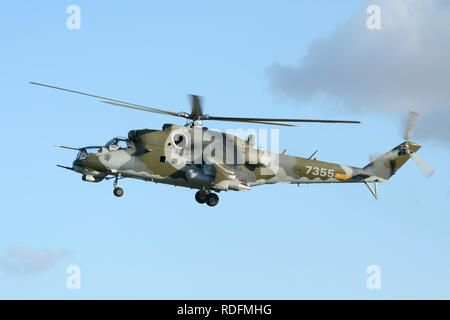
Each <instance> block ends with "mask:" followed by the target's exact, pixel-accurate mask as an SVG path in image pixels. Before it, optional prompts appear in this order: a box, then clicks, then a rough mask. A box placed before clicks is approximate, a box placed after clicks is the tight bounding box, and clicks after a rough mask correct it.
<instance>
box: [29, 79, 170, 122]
mask: <svg viewBox="0 0 450 320" xmlns="http://www.w3.org/2000/svg"><path fill="white" fill-rule="evenodd" d="M30 83H31V84H34V85H37V86H42V87H47V88H51V89H57V90H61V91H67V92H71V93H76V94H81V95H83V96H88V97H93V98H98V99H102V100H107V101H112V102H116V103H117V105H118V106H121V107H126V108H132V109H137V110H143V111H148V112H154V113H160V114H166V115H171V116H179V114H178V113H177V112H172V111H165V110H161V109H155V108H149V107H146V106H141V105H138V104H134V103H130V102H126V101H120V100H116V99H111V98H106V97H102V96H97V95H94V94H90V93H86V92H81V91H76V90H70V89H65V88H61V87H55V86H51V85H48V84H44V83H38V82H30ZM104 102H106V101H104ZM111 104H113V103H111ZM133 107H135V108H133Z"/></svg>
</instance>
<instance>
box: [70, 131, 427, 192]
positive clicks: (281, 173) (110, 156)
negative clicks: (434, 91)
mask: <svg viewBox="0 0 450 320" xmlns="http://www.w3.org/2000/svg"><path fill="white" fill-rule="evenodd" d="M180 135H181V136H183V139H181V140H182V141H181V143H180V145H176V144H175V139H179V138H180ZM196 136H197V137H198V136H200V137H203V139H200V140H199V141H197V140H195V137H196ZM191 137H194V138H193V139H191ZM211 137H221V139H223V141H226V142H227V143H222V144H221V145H222V146H223V156H221V157H217V153H215V154H214V153H212V154H214V155H211V154H209V152H207V148H208V145H209V144H210V143H211V141H212V140H211V139H210V138H211ZM191 140H192V141H194V142H193V143H192V141H191ZM177 141H178V140H177ZM178 142H180V141H178ZM229 142H231V143H229ZM127 143H128V146H127V147H126V148H115V146H113V148H111V145H110V146H108V145H106V146H103V147H95V149H94V150H95V151H94V152H91V153H88V152H87V151H88V150H91V149H89V148H91V147H86V148H81V151H80V153H79V156H78V158H77V159H76V160H75V161H74V162H73V168H72V170H74V171H76V172H79V173H81V174H82V175H83V180H85V181H91V182H99V181H101V180H103V179H104V178H105V177H107V176H116V177H122V178H136V179H142V180H146V181H152V182H157V183H165V184H170V185H175V186H182V187H187V188H193V189H201V190H208V191H209V190H210V191H217V192H218V191H228V190H236V191H246V190H250V189H251V188H252V187H255V186H259V185H263V184H274V183H292V184H303V183H354V182H360V183H361V182H384V181H386V180H388V179H389V178H390V177H391V176H392V175H394V174H395V173H396V171H397V170H398V169H399V168H400V167H401V166H402V165H403V164H404V163H405V162H406V161H407V160H408V159H409V158H410V155H409V154H408V152H407V149H409V151H410V152H412V153H414V152H416V151H417V150H419V148H420V146H419V145H417V144H415V143H413V142H406V141H405V142H403V143H402V144H400V145H399V146H397V147H395V148H393V149H392V150H390V151H388V152H387V153H385V154H384V155H382V156H381V157H379V158H378V159H376V160H374V161H373V162H372V163H370V164H368V165H367V166H365V167H364V168H357V167H352V166H346V165H342V164H337V163H330V162H324V161H319V160H313V159H306V158H302V157H295V156H289V155H285V154H274V153H266V152H263V151H261V150H258V149H255V148H253V146H252V143H251V141H250V139H249V140H243V139H240V138H238V137H236V136H234V135H230V134H227V133H222V132H217V131H212V130H208V129H207V128H200V127H196V128H191V127H189V126H179V125H172V124H165V125H164V126H163V129H162V130H150V129H142V130H132V131H130V132H129V134H128V139H127ZM225 145H227V146H230V145H231V146H232V147H231V148H229V147H226V146H225ZM196 147H197V149H195V148H196ZM198 150H200V152H199V151H198ZM228 150H229V151H228ZM183 153H188V154H189V153H190V158H189V159H190V160H191V161H190V162H191V163H190V162H189V161H188V162H185V163H184V162H183V159H185V158H183V155H182V154H183ZM196 153H198V154H196ZM174 155H178V157H177V156H175V157H174ZM228 156H230V158H231V159H232V161H224V159H225V160H228V158H227V157H228ZM270 157H274V159H278V165H277V166H272V164H273V163H272V162H271V161H270V160H268V159H270ZM192 162H193V163H192ZM272 167H273V168H272Z"/></svg>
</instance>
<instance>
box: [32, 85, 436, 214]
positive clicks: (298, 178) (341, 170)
mask: <svg viewBox="0 0 450 320" xmlns="http://www.w3.org/2000/svg"><path fill="white" fill-rule="evenodd" d="M30 83H31V84H33V85H37V86H42V87H47V88H51V89H56V90H61V91H66V92H70V93H75V94H80V95H84V96H89V97H93V98H96V99H100V101H101V102H102V103H106V104H110V105H114V106H118V107H124V108H130V109H136V110H140V111H145V112H151V113H157V114H163V115H170V116H175V117H180V118H184V119H186V124H185V125H177V124H169V123H166V124H164V125H163V126H162V129H161V130H158V129H138V130H130V131H129V132H128V137H115V138H113V139H111V140H110V141H108V142H107V143H106V144H105V145H100V146H87V147H80V148H78V147H70V146H62V145H56V147H59V148H64V149H70V150H75V151H78V154H77V156H76V158H75V160H74V161H73V163H72V166H71V167H69V166H64V165H57V166H58V167H60V168H64V169H67V170H71V171H74V172H77V173H80V174H81V175H82V180H83V181H86V182H100V181H103V180H109V179H114V182H113V193H114V195H115V196H116V197H122V196H123V195H124V190H123V188H121V187H119V186H118V182H119V179H123V178H131V179H140V180H144V181H151V182H155V183H163V184H169V185H174V186H181V187H186V188H190V189H195V190H197V192H196V193H195V200H196V201H197V202H198V203H200V204H206V205H208V206H210V207H214V206H216V205H217V204H218V203H219V196H218V195H217V193H219V192H222V191H248V190H251V189H252V188H254V187H256V186H260V185H265V184H275V183H289V184H297V185H300V184H311V183H363V184H365V185H366V186H367V188H368V189H369V191H370V193H371V194H372V195H373V196H374V197H375V199H378V185H377V183H378V182H385V181H387V180H389V179H390V178H391V177H392V176H393V175H394V174H395V173H396V172H397V171H398V170H399V169H400V167H402V166H403V165H404V164H405V163H406V161H408V160H409V159H410V158H413V160H414V161H415V162H416V163H417V164H418V165H419V166H420V167H421V168H422V169H423V171H424V172H425V173H426V174H427V175H428V176H431V175H432V174H433V172H434V170H433V168H431V167H430V166H429V165H427V164H426V163H425V162H424V161H423V160H422V159H421V158H420V157H419V156H418V155H417V154H416V152H417V151H418V150H419V149H420V148H421V146H420V145H418V144H416V143H414V142H412V141H410V138H411V136H412V133H413V130H414V127H415V124H416V122H417V119H418V116H419V115H418V113H415V112H410V114H409V120H408V123H407V127H406V131H405V135H404V140H405V141H404V142H402V143H401V144H399V145H398V146H396V147H395V148H393V149H391V150H390V151H388V152H386V153H384V154H383V155H381V156H379V157H377V158H376V159H374V160H372V161H371V162H370V163H369V164H367V165H366V166H364V167H362V168H358V167H353V166H347V165H343V164H338V163H331V162H325V161H319V160H316V158H313V156H314V154H315V153H314V154H312V155H311V156H310V157H309V158H303V157H298V156H290V155H287V154H286V150H285V151H283V152H282V153H281V154H280V153H275V152H268V151H265V150H262V149H258V148H255V136H254V135H252V134H250V135H248V138H247V139H242V138H240V137H238V136H237V135H233V134H231V133H225V132H220V131H215V130H209V129H208V128H207V127H203V126H202V124H203V121H205V120H207V121H231V122H241V123H247V124H264V125H272V126H275V125H277V126H295V124H294V123H301V122H310V123H341V124H359V123H360V121H350V120H319V119H289V118H287V119H282V118H240V117H218V116H210V115H207V114H204V113H203V108H202V103H201V98H200V97H199V96H197V95H190V97H191V112H190V113H187V112H173V111H166V110H162V109H156V108H151V107H147V106H143V105H139V104H134V103H130V102H125V101H120V100H116V99H111V98H107V97H102V96H98V95H94V94H90V93H86V92H81V91H76V90H70V89H65V88H61V87H56V86H52V85H48V84H43V83H38V82H30ZM316 152H317V151H316ZM371 184H373V188H372V186H371Z"/></svg>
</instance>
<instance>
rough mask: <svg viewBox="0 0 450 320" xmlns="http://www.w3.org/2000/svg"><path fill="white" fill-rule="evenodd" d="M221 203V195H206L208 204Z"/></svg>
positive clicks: (212, 205)
mask: <svg viewBox="0 0 450 320" xmlns="http://www.w3.org/2000/svg"><path fill="white" fill-rule="evenodd" d="M218 203H219V196H218V195H217V194H215V193H210V194H208V195H207V196H206V204H207V205H208V206H210V207H214V206H217V204H218Z"/></svg>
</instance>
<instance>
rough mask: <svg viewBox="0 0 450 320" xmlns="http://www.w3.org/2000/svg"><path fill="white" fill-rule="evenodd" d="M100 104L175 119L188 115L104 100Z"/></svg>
mask: <svg viewBox="0 0 450 320" xmlns="http://www.w3.org/2000/svg"><path fill="white" fill-rule="evenodd" d="M100 102H102V103H107V104H112V105H114V106H118V107H124V108H130V109H135V110H141V111H147V112H153V113H159V114H166V115H169V116H175V117H182V118H188V115H186V114H184V113H178V112H172V111H164V110H159V109H155V108H150V107H146V106H140V105H137V104H131V103H118V102H112V101H105V100H103V101H100Z"/></svg>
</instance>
